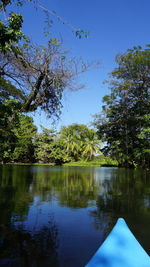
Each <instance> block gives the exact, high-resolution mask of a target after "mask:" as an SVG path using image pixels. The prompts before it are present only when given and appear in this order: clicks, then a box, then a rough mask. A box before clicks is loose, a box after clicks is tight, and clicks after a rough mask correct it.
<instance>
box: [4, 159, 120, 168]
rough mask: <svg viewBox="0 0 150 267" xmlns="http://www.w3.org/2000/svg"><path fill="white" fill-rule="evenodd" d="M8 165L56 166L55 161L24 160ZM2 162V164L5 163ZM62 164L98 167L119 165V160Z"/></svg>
mask: <svg viewBox="0 0 150 267" xmlns="http://www.w3.org/2000/svg"><path fill="white" fill-rule="evenodd" d="M5 164H6V165H21V166H30V165H33V166H34V165H35V166H56V164H54V163H39V162H38V163H32V162H28V163H22V162H11V163H5ZM5 164H1V165H5ZM61 166H70V167H71V166H72V167H74V166H77V167H84V166H89V167H91V166H98V167H104V166H106V167H117V166H118V162H117V161H116V160H111V159H109V160H93V161H72V162H68V163H64V164H62V165H61Z"/></svg>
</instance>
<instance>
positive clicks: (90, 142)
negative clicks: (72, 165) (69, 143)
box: [82, 129, 100, 161]
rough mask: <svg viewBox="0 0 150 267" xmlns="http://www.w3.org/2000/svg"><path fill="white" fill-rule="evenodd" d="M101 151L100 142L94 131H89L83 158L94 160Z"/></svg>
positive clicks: (84, 144) (84, 145)
mask: <svg viewBox="0 0 150 267" xmlns="http://www.w3.org/2000/svg"><path fill="white" fill-rule="evenodd" d="M99 151H100V141H99V140H98V137H97V135H96V133H95V131H94V130H92V129H89V131H88V133H87V137H86V139H85V140H84V143H83V153H82V155H83V157H84V158H85V159H86V160H87V161H88V160H92V159H93V157H94V156H95V155H96V153H98V152H99Z"/></svg>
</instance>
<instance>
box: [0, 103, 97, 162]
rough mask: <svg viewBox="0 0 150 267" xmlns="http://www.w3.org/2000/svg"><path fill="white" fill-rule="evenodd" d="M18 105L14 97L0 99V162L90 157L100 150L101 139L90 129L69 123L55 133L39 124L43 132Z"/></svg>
mask: <svg viewBox="0 0 150 267" xmlns="http://www.w3.org/2000/svg"><path fill="white" fill-rule="evenodd" d="M19 105H20V103H19V101H17V100H13V99H9V100H5V101H4V102H3V103H0V126H1V127H0V142H1V150H0V162H1V163H9V162H12V163H13V162H25V163H27V162H40V163H54V164H62V163H65V162H70V161H79V160H86V161H90V160H92V159H93V157H94V156H95V155H96V153H99V152H100V141H99V140H98V137H97V134H96V132H95V131H94V130H93V129H90V128H88V127H87V126H86V125H84V124H72V125H69V126H67V127H62V128H61V130H60V132H59V133H58V132H56V131H54V130H50V129H46V128H44V127H42V126H41V128H42V129H41V130H42V132H41V133H38V132H37V128H36V126H35V125H34V124H33V119H32V118H31V117H29V116H27V115H24V114H21V113H19V112H18V111H17V110H18V107H19ZM15 110H16V111H15Z"/></svg>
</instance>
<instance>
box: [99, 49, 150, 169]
mask: <svg viewBox="0 0 150 267" xmlns="http://www.w3.org/2000/svg"><path fill="white" fill-rule="evenodd" d="M116 62H117V64H118V67H116V69H115V70H114V71H113V72H112V73H111V77H112V78H113V80H112V81H111V82H110V85H111V94H110V95H109V96H105V97H104V99H103V100H104V103H105V104H104V106H103V115H100V116H97V118H96V126H97V129H98V134H99V137H100V138H103V141H105V142H107V145H106V146H105V148H104V152H105V153H106V154H108V155H111V156H113V157H114V158H115V159H117V160H118V161H119V163H120V165H125V166H137V165H141V166H147V167H149V166H150V156H149V153H148V151H147V148H149V147H150V135H149V134H150V132H149V127H150V117H149V110H150V91H149V88H150V49H149V47H148V48H146V49H142V48H141V47H134V48H133V49H130V50H128V51H127V52H126V53H125V54H123V55H119V56H117V58H116Z"/></svg>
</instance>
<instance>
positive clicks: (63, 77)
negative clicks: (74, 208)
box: [0, 0, 150, 168]
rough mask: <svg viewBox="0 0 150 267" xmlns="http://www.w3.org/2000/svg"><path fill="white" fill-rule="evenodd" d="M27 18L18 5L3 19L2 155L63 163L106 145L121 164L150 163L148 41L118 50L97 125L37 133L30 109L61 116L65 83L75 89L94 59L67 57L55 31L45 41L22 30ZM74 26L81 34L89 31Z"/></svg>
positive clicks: (7, 158)
mask: <svg viewBox="0 0 150 267" xmlns="http://www.w3.org/2000/svg"><path fill="white" fill-rule="evenodd" d="M14 2H16V4H17V5H22V4H23V1H17V0H16V1H14ZM29 2H33V3H34V1H29ZM9 4H12V3H11V1H10V0H3V1H0V8H1V10H3V11H4V12H7V6H8V5H9ZM22 23H23V17H22V15H20V14H15V13H14V12H12V13H10V15H9V17H8V19H7V21H6V20H5V19H3V20H1V21H0V29H1V33H0V144H1V149H0V162H1V163H6V162H44V163H55V164H62V163H64V162H70V161H79V160H82V159H84V160H86V161H91V160H92V159H93V158H94V157H95V156H97V155H98V154H100V153H102V152H103V153H104V155H106V156H109V157H111V158H112V159H115V160H117V161H118V163H119V165H120V166H126V167H137V166H142V167H146V168H149V167H150V112H149V111H150V46H146V48H142V47H139V46H138V47H134V48H133V49H129V50H127V51H126V52H125V53H124V54H120V55H118V56H117V57H116V64H117V66H116V68H115V69H114V71H112V73H111V74H110V81H109V82H108V84H109V85H108V86H109V87H110V94H109V95H106V96H105V97H104V98H103V102H104V105H103V109H102V111H101V112H100V113H99V114H96V115H95V119H94V122H93V125H94V127H95V128H94V129H95V130H93V129H90V128H88V127H87V126H86V125H80V124H74V125H69V126H66V127H62V129H61V130H60V132H59V133H56V132H55V131H53V130H50V129H46V128H44V127H42V132H41V133H37V128H36V126H35V125H34V124H33V120H32V118H31V117H29V116H28V115H27V114H28V112H33V111H36V110H37V109H40V110H43V111H44V112H45V113H46V114H47V116H48V117H50V118H51V117H55V118H56V117H57V118H59V116H60V113H61V108H62V98H63V92H64V90H65V88H70V89H71V90H72V88H73V82H74V77H75V76H76V75H77V74H78V73H82V72H84V71H86V70H88V68H89V67H90V64H85V63H84V64H83V62H78V64H77V61H75V60H73V61H70V60H68V58H67V55H66V52H65V51H63V49H62V44H61V43H60V42H59V40H58V39H56V38H50V39H49V40H48V42H47V46H46V47H43V46H35V45H33V43H32V42H31V41H30V40H29V38H28V37H27V36H25V35H24V33H23V32H22V30H21V27H22ZM75 33H76V36H77V37H79V38H81V37H82V34H84V31H82V30H80V31H75ZM85 35H86V33H85ZM100 140H101V141H100ZM100 142H101V143H103V145H102V149H101V151H100Z"/></svg>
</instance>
